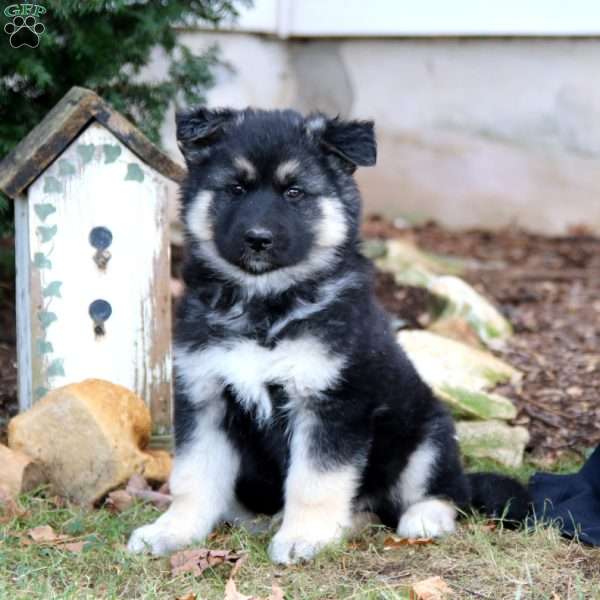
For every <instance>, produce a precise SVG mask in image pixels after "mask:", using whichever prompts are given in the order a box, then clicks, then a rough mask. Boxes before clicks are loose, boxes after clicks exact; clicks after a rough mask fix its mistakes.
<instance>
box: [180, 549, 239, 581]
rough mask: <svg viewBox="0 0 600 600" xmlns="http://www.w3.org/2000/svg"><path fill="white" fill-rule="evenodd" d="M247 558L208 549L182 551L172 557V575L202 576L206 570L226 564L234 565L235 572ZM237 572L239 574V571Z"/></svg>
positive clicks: (227, 551) (225, 551) (226, 551)
mask: <svg viewBox="0 0 600 600" xmlns="http://www.w3.org/2000/svg"><path fill="white" fill-rule="evenodd" d="M245 556H246V555H243V554H236V553H235V552H231V551H230V550H208V549H207V548H194V549H193V550H182V551H181V552H176V553H175V554H173V556H171V573H172V574H173V575H180V574H181V573H192V574H193V575H202V573H204V571H206V569H208V568H210V567H216V566H217V565H221V564H224V563H227V564H230V565H233V568H234V570H235V567H236V565H237V564H238V563H239V562H241V561H242V560H244V559H245ZM238 569H239V567H238ZM235 571H236V572H237V570H235Z"/></svg>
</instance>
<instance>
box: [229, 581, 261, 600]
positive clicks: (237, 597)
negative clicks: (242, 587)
mask: <svg viewBox="0 0 600 600" xmlns="http://www.w3.org/2000/svg"><path fill="white" fill-rule="evenodd" d="M223 600H257V599H256V598H255V597H253V596H246V595H245V594H240V592H238V590H237V586H236V585H235V581H234V580H233V579H229V581H227V584H226V585H225V597H224V598H223Z"/></svg>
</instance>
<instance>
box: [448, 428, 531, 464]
mask: <svg viewBox="0 0 600 600" xmlns="http://www.w3.org/2000/svg"><path fill="white" fill-rule="evenodd" d="M456 432H457V434H458V442H459V444H460V448H461V450H462V453H463V454H464V455H465V456H467V457H470V458H489V459H492V460H495V461H496V462H498V463H500V464H502V465H505V466H507V467H512V468H518V467H520V466H521V465H522V464H523V453H524V452H525V447H526V445H527V443H528V442H529V432H528V431H527V429H525V427H521V426H514V427H511V426H510V425H507V424H506V423H503V422H502V421H495V420H490V421H461V422H458V423H457V424H456Z"/></svg>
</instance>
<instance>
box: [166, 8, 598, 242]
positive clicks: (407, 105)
mask: <svg viewBox="0 0 600 600" xmlns="http://www.w3.org/2000/svg"><path fill="white" fill-rule="evenodd" d="M380 1H383V0H380ZM428 2H429V4H431V3H432V2H434V0H428ZM461 3H463V4H464V3H468V0H461ZM270 4H271V5H272V6H275V7H276V8H277V7H279V8H281V6H280V4H279V3H277V2H276V1H275V0H270ZM284 4H285V3H284ZM307 4H312V0H311V1H310V2H308V3H307ZM307 4H306V5H305V4H303V6H307ZM327 4H328V5H329V3H327ZM350 4H352V3H350ZM425 4H427V3H425ZM509 4H510V3H509ZM575 4H576V5H577V6H579V8H580V9H581V8H582V7H583V8H585V6H587V8H588V9H589V8H590V7H591V6H592V4H590V3H589V2H587V3H586V2H584V1H583V0H581V1H580V2H576V3H575ZM545 5H547V6H554V7H555V8H556V7H557V6H558V4H557V3H555V2H553V0H552V1H551V0H548V2H546V3H545ZM293 6H294V7H297V6H298V4H293ZM562 6H564V3H563V4H562ZM571 6H573V5H571ZM593 6H594V7H596V9H597V10H596V12H595V13H593V14H592V13H589V15H588V16H589V18H588V25H589V29H590V30H592V29H593V30H599V31H600V20H599V19H598V18H597V17H598V15H600V2H597V3H594V4H593ZM556 10H558V9H556ZM550 12H551V11H550ZM268 14H271V13H268ZM582 14H583V13H581V14H579V17H578V20H577V19H574V18H572V19H571V20H566V21H565V23H566V25H568V26H569V27H571V28H575V26H576V25H577V23H579V26H581V24H582V23H583V22H584V21H585V19H582ZM583 16H585V14H583ZM269 18H271V17H269ZM278 18H279V21H278V20H277V19H271V21H272V23H274V25H273V27H275V28H279V27H283V26H282V24H281V14H279V17H278ZM550 21H551V19H550V20H549V21H548V22H549V23H550ZM298 22H302V21H297V20H296V21H293V23H296V25H293V27H297V23H298ZM525 22H527V19H525ZM286 23H287V27H288V32H289V29H290V27H291V25H290V20H289V19H287V21H286V20H285V19H284V25H285V24H286ZM554 23H555V27H557V25H556V20H555V21H554ZM255 27H256V28H258V25H255ZM547 27H550V25H547ZM277 31H279V29H277ZM294 35H295V34H294ZM315 35H316V34H315ZM181 39H182V40H183V41H184V42H185V43H186V44H188V45H189V47H190V48H192V49H193V50H195V51H198V52H200V51H201V50H202V49H203V48H205V47H206V46H208V45H210V44H211V43H214V42H218V44H219V45H220V47H221V50H222V53H223V56H224V58H225V59H226V60H227V61H228V62H229V63H230V64H231V66H232V67H233V68H234V71H235V72H231V71H229V70H227V69H223V70H221V71H220V72H219V74H218V84H217V86H216V87H215V88H214V89H213V90H212V91H211V92H210V93H209V96H208V99H209V104H211V105H215V106H216V105H229V106H234V107H244V106H247V105H253V106H259V107H263V108H276V107H293V108H297V109H299V110H301V111H309V110H312V109H315V108H318V109H321V110H325V111H327V112H329V113H331V114H336V113H340V114H342V115H344V116H349V117H361V118H374V119H375V121H376V125H377V132H378V138H379V161H378V165H377V166H376V167H375V168H373V169H367V170H363V171H361V172H359V175H358V177H359V181H360V183H361V186H362V189H363V192H364V197H365V203H366V210H367V212H374V211H375V212H381V213H384V214H387V215H389V216H394V215H401V214H409V215H414V216H419V217H433V218H435V219H437V220H439V221H441V222H443V223H445V224H446V225H449V226H452V227H465V226H486V227H499V226H504V225H506V224H509V223H518V224H520V225H522V226H524V227H527V228H529V229H531V230H534V231H541V232H546V233H565V232H566V231H568V229H569V227H571V226H574V225H580V224H585V225H586V226H588V227H590V228H592V229H594V230H595V231H598V232H600V75H599V73H600V39H587V38H582V39H565V38H561V37H555V38H550V37H546V38H543V39H531V38H510V39H509V38H499V39H496V38H489V37H488V38H477V39H475V38H468V39H465V38H444V39H435V38H427V37H425V38H422V39H389V38H385V39H375V38H372V37H361V38H339V39H338V38H321V37H319V36H318V35H316V37H314V38H311V39H305V40H299V39H294V38H292V39H287V40H282V39H279V38H278V37H276V36H274V35H262V34H254V33H247V32H231V33H218V34H216V33H209V32H206V31H200V30H187V31H183V32H182V33H181ZM154 70H155V71H156V72H158V71H160V65H159V64H158V63H157V64H156V65H155V66H154ZM164 139H165V143H166V144H167V146H169V147H170V148H171V149H172V151H173V153H176V152H177V151H176V146H175V142H174V130H173V126H172V122H168V123H166V124H165V129H164Z"/></svg>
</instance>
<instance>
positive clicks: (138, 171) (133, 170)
mask: <svg viewBox="0 0 600 600" xmlns="http://www.w3.org/2000/svg"><path fill="white" fill-rule="evenodd" d="M125 181H144V171H142V168H141V167H140V165H138V164H137V163H129V164H128V165H127V175H125Z"/></svg>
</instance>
